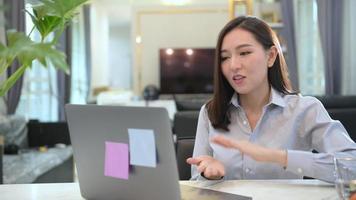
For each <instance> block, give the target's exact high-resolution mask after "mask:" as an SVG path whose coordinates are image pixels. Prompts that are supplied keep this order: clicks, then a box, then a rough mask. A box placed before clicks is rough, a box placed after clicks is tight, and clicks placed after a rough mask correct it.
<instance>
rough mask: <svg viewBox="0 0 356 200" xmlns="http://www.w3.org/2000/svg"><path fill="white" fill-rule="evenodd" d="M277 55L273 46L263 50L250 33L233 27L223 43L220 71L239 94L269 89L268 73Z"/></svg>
mask: <svg viewBox="0 0 356 200" xmlns="http://www.w3.org/2000/svg"><path fill="white" fill-rule="evenodd" d="M276 54H277V51H276V49H275V47H271V49H269V50H267V51H266V50H265V49H264V48H263V46H262V45H261V44H260V43H259V42H258V41H257V40H256V39H255V38H254V36H253V35H252V33H250V32H248V31H246V30H244V29H240V28H235V29H233V30H232V31H230V32H229V33H227V34H226V35H225V37H224V39H223V42H222V47H221V51H220V56H221V68H222V72H223V74H224V76H225V78H226V79H227V81H228V82H229V84H230V85H231V87H232V88H234V90H235V91H236V92H237V93H239V94H250V93H251V92H261V90H266V89H267V90H268V89H269V84H268V78H267V70H268V67H269V66H272V65H273V63H274V60H275V58H276Z"/></svg>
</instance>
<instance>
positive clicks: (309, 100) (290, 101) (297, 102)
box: [284, 94, 324, 109]
mask: <svg viewBox="0 0 356 200" xmlns="http://www.w3.org/2000/svg"><path fill="white" fill-rule="evenodd" d="M284 100H285V102H286V104H287V105H288V107H295V108H308V109H309V108H311V107H324V106H323V104H322V103H321V102H320V101H319V99H317V98H316V97H313V96H303V95H301V94H297V95H285V96H284Z"/></svg>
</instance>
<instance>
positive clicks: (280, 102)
mask: <svg viewBox="0 0 356 200" xmlns="http://www.w3.org/2000/svg"><path fill="white" fill-rule="evenodd" d="M230 104H232V105H234V106H235V107H236V108H238V107H240V103H239V98H238V94H237V93H236V92H235V93H234V94H233V95H232V97H231V100H230ZM270 104H274V105H277V106H280V107H285V106H286V102H285V101H284V99H283V96H282V95H281V93H279V92H278V91H277V90H275V89H274V88H273V87H271V97H270V100H269V103H268V104H267V105H270Z"/></svg>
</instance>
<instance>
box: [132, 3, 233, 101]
mask: <svg viewBox="0 0 356 200" xmlns="http://www.w3.org/2000/svg"><path fill="white" fill-rule="evenodd" d="M227 8H228V5H227V2H226V5H225V4H223V5H220V6H217V5H215V6H204V7H203V6H199V7H179V8H178V7H175V8H172V7H162V6H161V7H155V8H149V7H141V8H140V7H136V8H134V11H133V13H134V20H133V21H132V23H133V24H132V28H133V35H132V44H133V46H134V47H135V53H134V57H133V61H134V62H133V64H134V65H133V71H134V74H133V76H134V77H133V80H134V92H135V93H136V94H140V93H141V92H142V90H143V88H144V87H145V86H146V85H147V84H154V85H157V86H159V77H160V74H159V49H160V48H168V47H172V48H186V47H191V48H204V47H215V44H216V40H217V36H218V33H219V31H220V29H221V28H222V27H223V26H224V25H225V24H226V23H227V21H228V20H229V15H228V9H227ZM137 36H141V38H142V42H141V43H140V44H137V43H136V42H135V38H136V37H137Z"/></svg>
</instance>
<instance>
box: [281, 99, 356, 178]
mask: <svg viewBox="0 0 356 200" xmlns="http://www.w3.org/2000/svg"><path fill="white" fill-rule="evenodd" d="M300 132H301V134H300V137H309V138H310V140H311V147H312V149H313V150H316V151H317V152H318V153H312V152H307V151H299V150H287V157H288V162H287V168H286V170H287V171H290V172H293V173H296V174H298V175H303V176H308V177H312V178H316V179H319V180H324V181H328V182H334V181H335V176H334V161H333V159H334V155H335V154H336V153H337V154H338V155H345V156H352V157H356V144H355V142H354V141H352V139H351V138H350V136H349V135H348V133H347V131H346V130H345V128H344V126H343V125H342V124H341V123H340V122H339V121H336V120H333V119H331V117H330V116H329V114H328V113H327V111H326V109H325V108H324V106H323V105H322V104H321V102H320V101H319V100H317V99H316V98H312V103H311V104H310V105H309V106H307V107H306V108H305V112H304V114H303V115H301V119H300Z"/></svg>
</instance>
